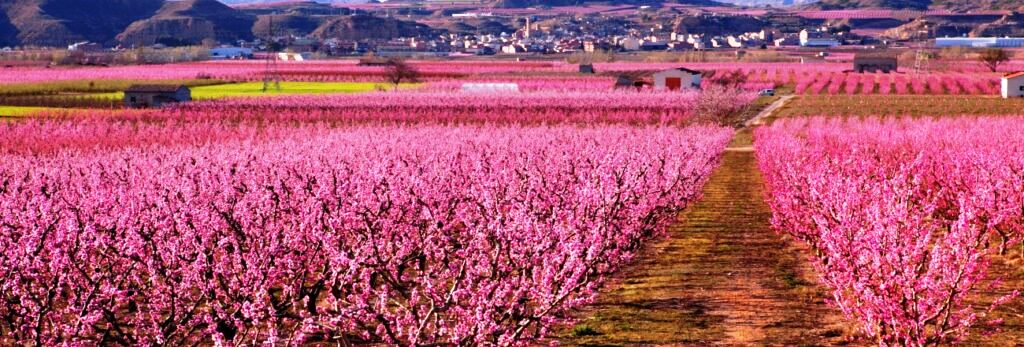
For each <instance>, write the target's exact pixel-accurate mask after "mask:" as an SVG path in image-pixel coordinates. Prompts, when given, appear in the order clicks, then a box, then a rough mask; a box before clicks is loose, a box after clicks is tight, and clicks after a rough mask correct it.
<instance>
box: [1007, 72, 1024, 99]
mask: <svg viewBox="0 0 1024 347" xmlns="http://www.w3.org/2000/svg"><path fill="white" fill-rule="evenodd" d="M1021 97H1024V72H1016V73H1012V74H1009V75H1006V76H1003V98H1004V99H1009V98H1021Z"/></svg>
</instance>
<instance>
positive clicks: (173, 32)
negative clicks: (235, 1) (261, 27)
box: [117, 0, 256, 45]
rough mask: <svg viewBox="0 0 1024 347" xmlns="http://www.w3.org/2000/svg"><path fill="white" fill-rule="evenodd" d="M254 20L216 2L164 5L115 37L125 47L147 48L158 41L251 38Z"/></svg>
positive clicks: (194, 0)
mask: <svg viewBox="0 0 1024 347" xmlns="http://www.w3.org/2000/svg"><path fill="white" fill-rule="evenodd" d="M255 21H256V18H255V17H253V16H251V15H249V14H246V13H244V12H242V11H239V10H236V9H233V8H231V7H228V6H227V5H224V4H223V3H221V2H219V1H217V0H185V1H175V2H166V3H164V5H163V7H161V8H160V10H158V11H157V12H156V14H155V15H153V16H152V17H150V18H147V19H143V20H139V21H136V22H134V23H132V24H131V25H130V26H128V28H127V29H125V31H124V32H122V33H121V34H120V35H117V40H118V41H119V42H122V43H125V44H133V45H150V44H153V43H157V42H158V41H161V40H171V41H177V43H188V44H193V43H200V42H202V41H203V40H205V39H213V40H217V41H220V42H231V41H234V40H248V39H252V37H253V35H252V27H253V23H254V22H255Z"/></svg>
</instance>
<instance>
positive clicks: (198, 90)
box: [92, 82, 416, 100]
mask: <svg viewBox="0 0 1024 347" xmlns="http://www.w3.org/2000/svg"><path fill="white" fill-rule="evenodd" d="M413 87H416V85H414V84H403V85H401V86H399V88H402V89H404V88H413ZM389 88H393V87H392V86H391V85H389V84H381V83H373V82H281V89H280V90H278V89H275V88H273V87H271V88H270V89H269V90H267V91H266V92H264V91H263V82H246V83H232V84H220V85H209V86H199V87H194V88H192V99H194V100H215V99H223V98H232V97H259V96H275V95H302V94H306V95H318V94H345V93H364V92H369V91H373V90H376V89H389ZM92 96H93V97H96V98H102V99H118V100H119V99H121V98H123V97H124V94H123V93H121V92H113V93H102V94H94V95H92Z"/></svg>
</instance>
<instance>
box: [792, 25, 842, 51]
mask: <svg viewBox="0 0 1024 347" xmlns="http://www.w3.org/2000/svg"><path fill="white" fill-rule="evenodd" d="M839 45H840V42H839V40H836V39H834V38H831V37H825V35H824V34H822V33H814V34H812V33H811V32H810V31H807V29H804V30H802V31H800V46H803V47H836V46H839Z"/></svg>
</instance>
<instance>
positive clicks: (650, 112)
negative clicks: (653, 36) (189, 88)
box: [167, 89, 757, 124]
mask: <svg viewBox="0 0 1024 347" xmlns="http://www.w3.org/2000/svg"><path fill="white" fill-rule="evenodd" d="M756 98H757V96H756V94H754V93H750V92H745V91H739V90H732V89H712V90H705V91H688V92H650V91H646V92H636V91H611V90H608V91H603V92H576V91H570V92H557V91H551V92H537V93H506V92H501V93H488V92H375V93H364V94H339V95H330V96H281V97H274V98H247V99H230V100H217V101H210V102H195V103H190V104H185V105H183V106H181V107H178V108H176V109H171V110H168V111H167V114H168V115H169V117H171V118H184V119H191V120H200V119H250V118H252V117H258V118H260V119H277V120H298V121H341V122H356V123H360V122H402V123H421V122H434V123H481V122H487V123H526V124H542V123H543V124H552V123H629V124H684V123H689V122H691V121H693V120H694V119H706V120H713V119H716V118H717V117H721V116H726V115H728V114H733V113H735V112H737V111H740V110H742V109H744V108H745V107H747V106H748V105H749V104H750V103H751V102H753V100H754V99H756Z"/></svg>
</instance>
